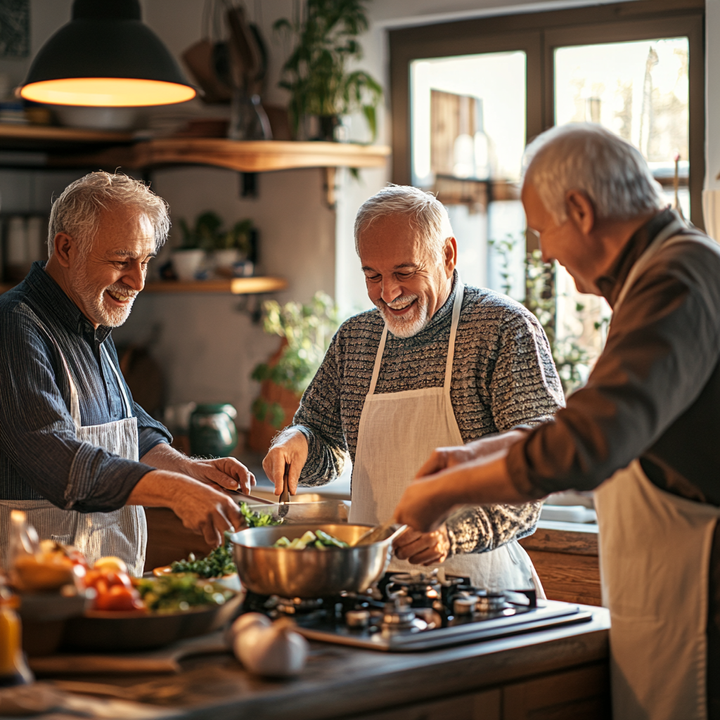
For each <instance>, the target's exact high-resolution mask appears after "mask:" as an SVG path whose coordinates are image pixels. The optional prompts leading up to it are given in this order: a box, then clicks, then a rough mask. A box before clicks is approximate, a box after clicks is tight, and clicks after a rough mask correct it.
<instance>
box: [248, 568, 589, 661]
mask: <svg viewBox="0 0 720 720" xmlns="http://www.w3.org/2000/svg"><path fill="white" fill-rule="evenodd" d="M250 611H254V612H262V613H264V614H266V615H269V616H270V617H281V616H290V617H292V618H293V619H294V620H295V622H296V624H297V630H298V632H300V633H301V634H302V635H304V636H305V637H306V638H308V639H311V640H320V641H324V642H332V643H339V644H343V645H351V646H354V647H362V648H369V649H374V650H385V651H394V652H398V651H416V650H429V649H434V648H440V647H447V646H450V645H460V644H464V643H472V642H480V641H485V640H491V639H495V638H500V637H509V636H512V635H518V634H521V633H528V632H533V631H538V630H543V629H546V628H549V627H556V626H560V625H569V624H575V623H582V622H587V621H589V620H590V619H592V613H591V612H590V611H587V610H584V609H583V608H580V607H579V606H577V605H572V604H568V603H563V602H557V601H552V600H539V601H538V600H537V599H536V597H535V592H534V591H520V592H504V593H491V592H488V591H486V590H483V589H478V588H474V587H472V586H471V585H470V584H469V581H468V580H467V578H447V579H446V580H443V581H440V580H438V579H437V577H436V576H435V575H434V574H424V573H412V574H386V575H385V576H384V577H383V578H382V579H381V580H380V581H379V583H378V585H377V587H374V588H371V589H370V590H368V592H367V593H342V594H340V595H338V596H335V597H332V598H313V599H299V598H293V599H286V598H279V597H276V596H270V597H268V596H259V595H254V594H253V593H248V595H247V597H246V599H245V602H244V604H243V612H250Z"/></svg>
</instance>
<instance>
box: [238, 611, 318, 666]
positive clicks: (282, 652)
mask: <svg viewBox="0 0 720 720" xmlns="http://www.w3.org/2000/svg"><path fill="white" fill-rule="evenodd" d="M258 614H259V613H248V615H258ZM248 615H244V616H242V617H240V618H238V620H243V619H244V618H247V617H248ZM260 617H262V618H263V619H264V620H266V621H267V622H269V621H268V620H267V618H265V616H264V615H260ZM238 620H236V621H235V623H233V628H235V626H236V625H237V623H238ZM292 628H293V623H292V621H290V620H287V619H282V620H278V621H277V622H275V623H272V624H271V625H269V626H268V625H266V624H264V623H263V622H261V621H260V620H258V619H256V618H251V619H248V620H245V622H244V623H242V624H241V625H240V628H239V629H238V632H237V633H236V635H235V637H234V639H233V650H234V652H235V657H237V659H238V660H239V661H240V662H241V663H242V664H243V665H244V666H245V668H246V669H247V670H249V671H250V672H252V673H255V674H256V675H265V676H267V677H292V676H293V675H298V674H299V673H300V672H301V671H302V669H303V668H304V667H305V662H306V660H307V656H308V650H309V646H308V642H307V640H305V638H304V637H303V636H302V635H300V634H299V633H296V632H295V631H294V630H293V629H292Z"/></svg>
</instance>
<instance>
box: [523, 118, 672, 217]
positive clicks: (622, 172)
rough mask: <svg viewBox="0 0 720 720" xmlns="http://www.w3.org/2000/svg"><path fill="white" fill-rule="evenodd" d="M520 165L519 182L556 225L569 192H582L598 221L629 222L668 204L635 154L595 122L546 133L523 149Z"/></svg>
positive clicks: (555, 128) (644, 163) (569, 125)
mask: <svg viewBox="0 0 720 720" xmlns="http://www.w3.org/2000/svg"><path fill="white" fill-rule="evenodd" d="M523 165H524V168H525V178H524V182H525V183H530V184H531V185H532V186H533V187H534V188H535V190H536V191H537V193H538V196H539V197H540V200H541V201H542V203H543V205H544V206H545V209H546V210H547V211H548V212H549V213H550V215H551V216H552V218H553V220H554V221H555V222H556V223H558V224H559V223H562V222H565V220H566V219H567V212H566V206H565V193H566V192H567V191H568V190H581V191H582V192H584V193H586V194H587V196H588V197H589V198H590V200H591V202H592V203H593V206H594V208H595V212H596V214H597V217H598V219H601V220H602V219H608V218H612V219H615V220H629V219H630V218H633V217H636V216H638V215H643V214H645V213H648V212H651V211H653V210H661V209H662V208H664V207H665V206H666V205H667V203H666V202H665V200H664V199H663V197H662V190H661V187H660V184H659V183H658V182H657V181H656V180H655V179H654V178H653V176H652V173H651V172H650V168H648V165H647V163H646V162H645V159H644V158H643V156H642V155H641V154H640V152H639V151H638V150H637V149H636V148H634V147H633V146H632V145H630V143H628V142H626V141H625V140H623V139H622V138H620V137H618V136H617V135H615V134H614V133H612V132H610V131H609V130H606V129H605V128H604V127H602V126H601V125H597V124H594V123H569V124H567V125H560V126H558V127H554V128H551V129H550V130H546V131H545V132H544V133H542V134H541V135H538V136H537V137H536V138H535V139H534V140H533V141H532V142H531V143H530V144H529V145H528V146H527V148H526V149H525V154H524V156H523Z"/></svg>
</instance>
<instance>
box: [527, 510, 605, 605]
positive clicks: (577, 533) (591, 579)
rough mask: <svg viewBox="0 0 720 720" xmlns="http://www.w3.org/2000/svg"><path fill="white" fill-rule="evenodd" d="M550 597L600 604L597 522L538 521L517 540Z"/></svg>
mask: <svg viewBox="0 0 720 720" xmlns="http://www.w3.org/2000/svg"><path fill="white" fill-rule="evenodd" d="M520 544H521V545H522V546H523V547H524V548H525V550H526V551H527V553H528V555H529V556H530V559H531V560H532V561H533V564H534V565H535V569H536V570H537V573H538V575H539V576H540V580H541V581H542V584H543V587H544V588H545V593H546V594H547V596H548V598H550V599H551V600H564V601H565V602H575V603H582V604H585V605H601V604H602V601H601V592H600V563H599V556H598V528H597V525H579V524H575V523H561V522H547V521H546V522H541V523H540V524H539V525H538V528H537V530H536V531H535V533H534V534H533V535H530V536H529V537H526V538H523V539H522V540H520Z"/></svg>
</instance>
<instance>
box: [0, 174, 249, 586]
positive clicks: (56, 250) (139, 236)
mask: <svg viewBox="0 0 720 720" xmlns="http://www.w3.org/2000/svg"><path fill="white" fill-rule="evenodd" d="M169 227H170V221H169V217H168V207H167V204H166V203H165V201H164V200H162V199H161V198H160V197H158V196H157V195H155V194H154V193H152V192H151V191H150V190H149V188H147V187H146V186H145V185H144V184H143V183H140V182H138V181H136V180H134V179H132V178H130V177H127V176H125V175H122V174H109V173H104V172H97V173H90V174H89V175H86V176H85V177H83V178H81V179H79V180H77V181H76V182H74V183H72V184H71V185H70V186H68V187H67V188H66V189H65V191H64V192H63V193H62V195H60V197H59V198H58V199H57V200H56V201H55V203H54V205H53V208H52V213H51V215H50V227H49V232H48V253H49V260H48V261H47V263H35V264H34V265H33V267H32V269H31V270H30V272H29V274H28V275H27V277H26V278H25V280H24V281H23V282H22V283H21V284H20V285H18V286H17V287H16V288H14V289H13V290H11V291H10V292H8V293H5V294H4V295H3V296H2V298H0V333H1V334H2V338H3V343H2V346H1V347H0V528H2V530H0V551H1V552H2V555H3V556H4V555H5V553H6V551H7V543H8V537H7V532H8V530H7V528H8V527H9V515H10V512H11V511H12V510H13V509H19V510H23V511H25V512H26V513H27V515H28V521H29V522H30V523H31V524H32V525H34V526H35V528H36V530H37V531H38V534H39V535H40V537H41V538H51V539H54V540H57V541H59V542H62V543H65V544H69V545H74V546H75V547H77V548H78V549H79V550H80V551H82V552H83V553H84V554H85V556H86V557H87V559H88V561H89V562H90V563H92V562H94V561H95V560H96V559H97V558H99V557H101V556H103V555H115V556H119V557H121V558H122V559H123V560H124V561H125V562H126V563H127V564H128V567H129V569H130V572H131V573H132V574H135V575H140V574H142V572H143V566H144V559H145V545H146V540H147V528H146V522H145V515H144V512H143V507H142V506H150V507H167V508H170V509H171V510H173V511H174V512H175V514H176V515H177V516H178V517H179V518H180V519H181V520H182V522H183V524H184V525H185V526H186V527H188V528H190V529H192V530H194V531H196V532H198V533H202V534H203V535H204V537H205V539H206V540H207V541H208V542H209V543H210V544H215V545H217V544H219V543H220V542H221V540H222V537H223V532H224V531H225V530H230V529H231V528H233V527H236V526H237V525H239V524H240V522H241V518H240V513H239V510H238V508H237V506H236V504H235V503H234V502H233V501H232V500H231V499H230V498H229V497H228V496H227V495H226V494H225V493H223V492H222V489H223V488H227V489H233V490H234V489H238V488H239V489H242V490H244V491H248V490H249V488H250V487H251V486H252V485H253V484H254V483H255V479H254V477H253V476H252V474H251V473H250V472H249V471H248V470H247V468H245V467H244V466H243V465H242V464H241V463H240V462H238V461H237V460H235V459H234V458H220V459H216V460H196V459H192V458H189V457H186V456H185V455H183V454H181V453H179V452H177V451H176V450H174V449H173V448H172V447H171V446H170V445H169V442H170V440H171V436H170V434H169V433H168V431H167V429H166V428H165V427H164V426H163V425H162V424H161V423H159V422H157V421H156V420H154V419H152V418H151V417H150V416H149V415H148V414H147V413H146V412H145V411H144V410H143V409H142V408H141V407H140V406H139V405H137V404H136V403H134V402H133V400H132V396H131V394H130V390H129V388H128V386H127V384H126V383H125V381H124V379H123V377H122V373H121V371H120V367H119V363H118V356H117V352H116V350H115V346H114V344H113V341H112V337H111V330H112V328H113V327H117V326H119V325H122V323H124V322H125V320H126V319H127V318H128V316H129V314H130V310H131V308H132V305H133V302H134V300H135V298H136V297H137V295H138V293H139V292H140V291H141V290H142V289H143V287H144V285H145V277H146V273H147V268H148V263H149V262H150V260H152V258H153V257H155V255H156V254H157V250H158V248H159V247H160V246H161V245H162V244H163V243H164V242H165V240H166V238H167V234H168V230H169Z"/></svg>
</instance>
